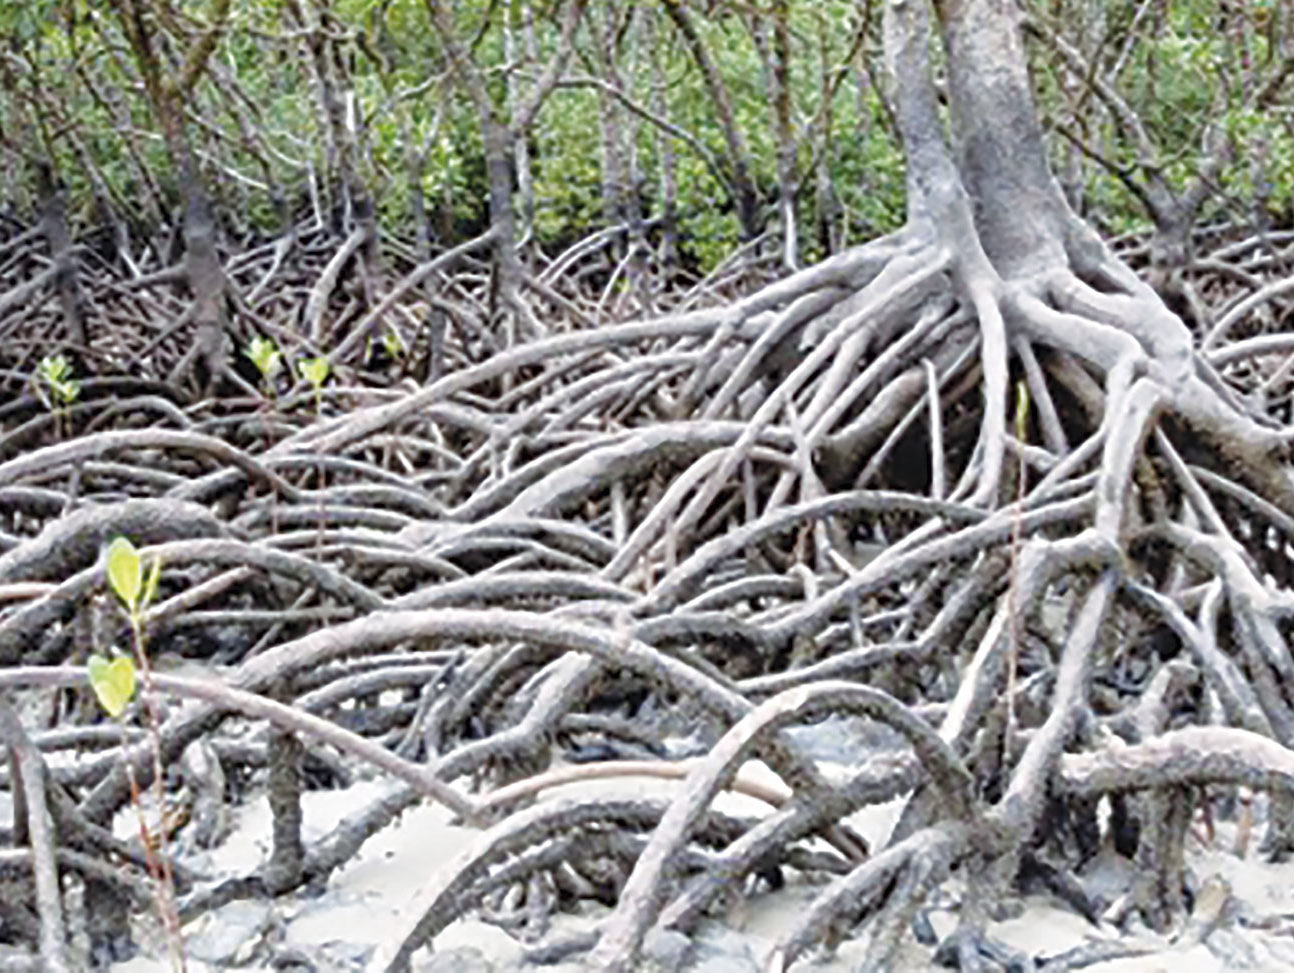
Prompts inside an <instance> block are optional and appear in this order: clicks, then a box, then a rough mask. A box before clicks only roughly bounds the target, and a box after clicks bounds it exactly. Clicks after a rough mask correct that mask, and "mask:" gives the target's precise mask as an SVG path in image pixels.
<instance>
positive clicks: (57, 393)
mask: <svg viewBox="0 0 1294 973" xmlns="http://www.w3.org/2000/svg"><path fill="white" fill-rule="evenodd" d="M36 374H37V375H39V376H40V379H41V381H43V382H44V383H45V387H46V388H48V389H49V394H50V396H51V397H53V399H54V400H55V401H56V402H57V403H58V404H59V405H71V404H72V403H73V402H75V401H76V399H77V397H78V396H79V395H80V394H81V383H80V382H78V381H76V379H74V378H73V377H72V366H71V365H70V364H69V363H68V360H67V359H66V358H65V357H64V356H62V355H46V356H45V357H44V358H42V359H41V360H40V364H39V365H37V366H36Z"/></svg>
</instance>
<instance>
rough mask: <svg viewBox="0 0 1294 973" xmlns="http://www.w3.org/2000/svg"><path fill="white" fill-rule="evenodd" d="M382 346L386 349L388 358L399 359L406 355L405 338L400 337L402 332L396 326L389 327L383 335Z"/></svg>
mask: <svg viewBox="0 0 1294 973" xmlns="http://www.w3.org/2000/svg"><path fill="white" fill-rule="evenodd" d="M382 347H383V348H385V349H386V354H387V357H388V358H391V359H398V358H402V357H404V353H405V351H406V350H407V349H406V348H405V345H404V339H403V338H401V337H400V332H398V331H396V330H395V329H394V328H388V329H387V331H386V333H385V334H383V335H382Z"/></svg>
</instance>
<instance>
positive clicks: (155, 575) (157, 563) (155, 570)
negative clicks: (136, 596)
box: [143, 557, 162, 605]
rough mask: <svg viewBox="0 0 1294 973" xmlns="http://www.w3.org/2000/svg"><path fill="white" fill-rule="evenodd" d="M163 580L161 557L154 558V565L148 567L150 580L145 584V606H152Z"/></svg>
mask: <svg viewBox="0 0 1294 973" xmlns="http://www.w3.org/2000/svg"><path fill="white" fill-rule="evenodd" d="M161 580H162V559H161V557H155V558H153V562H152V564H150V565H149V566H148V580H147V581H146V582H144V601H143V604H144V605H151V604H152V603H153V598H154V597H156V595H157V585H158V582H160V581H161Z"/></svg>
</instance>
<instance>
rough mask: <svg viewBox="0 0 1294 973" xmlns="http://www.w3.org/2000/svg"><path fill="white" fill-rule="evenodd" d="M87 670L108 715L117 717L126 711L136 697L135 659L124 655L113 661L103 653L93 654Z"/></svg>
mask: <svg viewBox="0 0 1294 973" xmlns="http://www.w3.org/2000/svg"><path fill="white" fill-rule="evenodd" d="M85 670H86V674H87V675H89V677H90V687H91V688H92V689H93V690H94V695H95V698H97V699H98V700H99V705H100V706H102V707H103V708H104V710H106V711H107V713H108V715H109V716H111V717H114V718H115V717H118V716H120V715H121V714H122V713H124V712H126V707H127V706H129V705H130V701H131V700H132V699H134V698H135V663H134V661H132V660H131V659H130V658H128V657H126V656H124V655H123V656H119V657H118V658H116V659H113V660H112V661H111V662H109V661H108V660H107V659H105V658H104V657H103V656H101V655H92V656H90V659H89V661H88V662H87V663H86V665H85Z"/></svg>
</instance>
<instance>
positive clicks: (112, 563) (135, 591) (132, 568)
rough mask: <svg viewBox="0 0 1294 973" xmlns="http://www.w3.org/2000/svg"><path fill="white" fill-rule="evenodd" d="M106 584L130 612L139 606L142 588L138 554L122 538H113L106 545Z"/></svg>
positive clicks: (133, 546)
mask: <svg viewBox="0 0 1294 973" xmlns="http://www.w3.org/2000/svg"><path fill="white" fill-rule="evenodd" d="M108 584H109V585H111V586H112V590H113V591H114V592H116V595H117V597H118V598H120V599H121V600H122V601H123V602H125V603H126V607H127V608H129V609H130V610H131V611H132V612H133V611H134V610H135V609H136V608H137V607H138V606H139V594H140V592H141V591H142V590H143V587H144V578H143V572H142V571H141V570H140V565H139V552H138V551H137V550H135V545H134V544H132V543H130V541H128V540H127V539H126V538H124V537H118V538H115V539H114V540H113V542H112V543H111V544H110V545H108Z"/></svg>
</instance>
